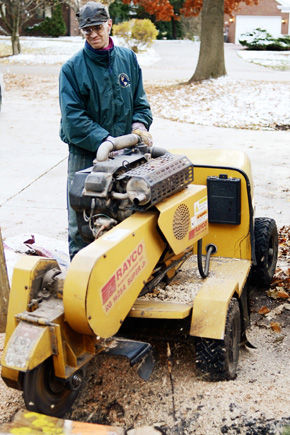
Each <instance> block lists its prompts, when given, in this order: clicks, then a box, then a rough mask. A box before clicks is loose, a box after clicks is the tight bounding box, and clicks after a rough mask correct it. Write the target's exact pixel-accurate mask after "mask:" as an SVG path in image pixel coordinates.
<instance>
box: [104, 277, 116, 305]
mask: <svg viewBox="0 0 290 435" xmlns="http://www.w3.org/2000/svg"><path fill="white" fill-rule="evenodd" d="M115 291H116V279H115V275H113V276H112V278H111V279H110V281H108V282H107V284H106V285H105V286H104V287H103V288H102V299H103V305H105V303H106V302H107V301H108V300H109V299H110V297H111V296H112V294H113V293H114V292H115Z"/></svg>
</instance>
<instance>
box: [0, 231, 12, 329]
mask: <svg viewBox="0 0 290 435" xmlns="http://www.w3.org/2000/svg"><path fill="white" fill-rule="evenodd" d="M9 290H10V289H9V281H8V274H7V268H6V261H5V255H4V247H3V240H2V233H1V227H0V333H2V332H5V329H6V322H7V306H8V299H9Z"/></svg>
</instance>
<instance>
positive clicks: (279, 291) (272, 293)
mask: <svg viewBox="0 0 290 435" xmlns="http://www.w3.org/2000/svg"><path fill="white" fill-rule="evenodd" d="M266 293H267V296H269V298H272V299H279V298H283V299H288V298H289V293H287V292H286V291H285V290H284V289H283V287H276V288H275V289H273V290H272V289H270V290H268V291H267V292H266Z"/></svg>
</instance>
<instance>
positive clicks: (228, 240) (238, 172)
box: [171, 149, 254, 260]
mask: <svg viewBox="0 0 290 435" xmlns="http://www.w3.org/2000/svg"><path fill="white" fill-rule="evenodd" d="M171 152H173V153H174V152H177V150H171ZM178 153H179V154H181V153H182V154H185V155H186V156H187V157H188V158H189V159H190V160H191V162H192V163H193V165H194V182H193V183H194V184H197V185H205V186H206V184H207V177H208V176H217V177H218V176H219V175H220V174H227V175H228V177H233V178H240V179H241V224H240V225H226V224H211V223H210V224H209V232H208V234H207V235H206V236H205V238H204V239H203V246H204V247H205V246H206V245H207V244H209V243H214V244H215V245H216V246H217V248H218V252H217V254H216V255H218V256H222V257H232V258H233V257H235V258H243V259H247V260H250V259H251V258H252V254H251V235H250V221H251V219H252V216H251V215H250V207H252V208H254V200H253V179H252V170H251V162H250V160H249V158H248V156H247V155H246V154H245V153H244V152H241V151H234V150H222V149H218V150H208V149H206V150H197V149H182V150H180V149H179V150H178ZM247 179H248V180H247ZM248 182H249V187H250V192H251V193H250V194H251V198H249V195H248V185H247V183H248ZM249 201H250V202H249Z"/></svg>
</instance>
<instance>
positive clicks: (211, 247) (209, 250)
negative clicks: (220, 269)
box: [197, 239, 217, 279]
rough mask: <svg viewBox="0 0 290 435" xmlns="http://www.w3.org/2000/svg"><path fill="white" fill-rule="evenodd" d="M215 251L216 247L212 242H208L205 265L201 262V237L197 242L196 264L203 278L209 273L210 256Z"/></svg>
mask: <svg viewBox="0 0 290 435" xmlns="http://www.w3.org/2000/svg"><path fill="white" fill-rule="evenodd" d="M216 252H217V247H216V246H215V245H214V244H209V245H207V247H206V257H205V263H204V264H205V266H204V268H203V264H202V239H200V240H199V241H198V242H197V265H198V270H199V273H200V276H201V277H202V278H203V279H204V278H207V276H208V274H209V263H210V256H211V255H212V254H215V253H216Z"/></svg>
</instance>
